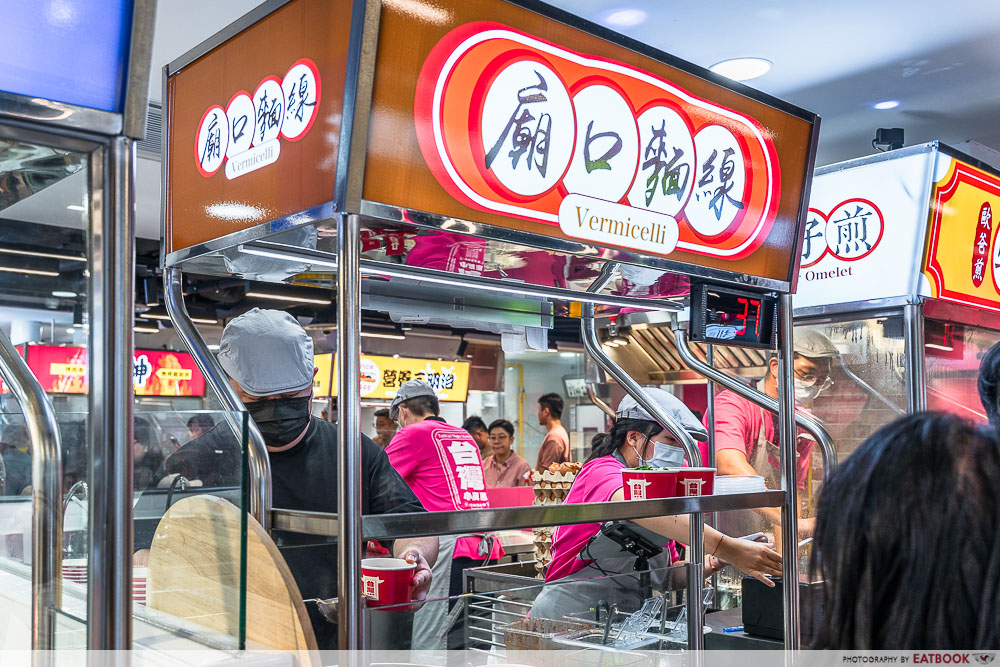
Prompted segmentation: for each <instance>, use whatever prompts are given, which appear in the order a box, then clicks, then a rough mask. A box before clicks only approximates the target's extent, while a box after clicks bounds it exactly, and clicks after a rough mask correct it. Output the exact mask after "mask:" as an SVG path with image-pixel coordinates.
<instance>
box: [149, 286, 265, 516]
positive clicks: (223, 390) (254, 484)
mask: <svg viewBox="0 0 1000 667" xmlns="http://www.w3.org/2000/svg"><path fill="white" fill-rule="evenodd" d="M163 295H164V302H165V303H164V305H165V306H166V308H167V314H168V315H169V316H170V321H171V323H172V324H173V325H174V329H175V330H176V331H177V336H178V337H179V338H180V339H181V341H182V342H183V343H184V345H185V347H187V348H188V350H190V351H191V356H192V357H194V361H195V363H196V364H197V365H198V370H200V371H201V372H202V375H204V376H205V381H206V382H207V383H208V386H209V387H211V388H212V391H214V392H215V395H216V397H218V399H219V401H220V402H221V403H222V405H223V408H224V409H225V410H226V421H228V422H229V426H230V428H232V429H233V432H234V433H236V436H237V438H239V437H241V435H242V433H243V420H242V419H241V418H240V417H238V416H237V415H238V414H241V413H243V412H246V408H245V407H244V405H243V402H242V401H241V400H240V397H239V396H238V395H237V394H236V390H235V389H233V387H232V385H231V384H229V379H228V378H227V376H226V373H225V371H223V370H222V366H220V365H219V362H218V360H217V359H216V358H215V355H214V354H212V352H211V351H210V350H209V349H208V344H207V343H205V339H204V338H202V337H201V334H200V333H198V328H197V327H196V326H195V324H194V322H192V321H191V316H190V315H188V312H187V306H186V305H185V304H184V280H183V274H182V273H181V270H180V269H176V268H173V269H171V268H168V269H164V271H163ZM247 426H248V429H247V434H248V442H247V443H246V446H247V464H248V466H247V467H248V469H249V480H247V484H248V485H249V494H248V495H249V503H250V507H249V511H250V514H251V516H253V518H255V519H257V521H258V522H259V523H260V525H261V526H263V527H264V530H267V531H268V532H270V522H271V461H270V459H269V458H268V456H267V445H266V444H265V443H264V436H262V435H261V434H260V429H258V428H257V425H256V424H255V423H254V421H253V419H249V418H248V419H247Z"/></svg>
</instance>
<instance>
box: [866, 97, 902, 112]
mask: <svg viewBox="0 0 1000 667" xmlns="http://www.w3.org/2000/svg"><path fill="white" fill-rule="evenodd" d="M872 106H873V107H875V108H876V109H878V110H879V111H887V110H889V109H895V108H896V107H898V106H899V100H884V101H882V102H878V103H876V104H873V105H872Z"/></svg>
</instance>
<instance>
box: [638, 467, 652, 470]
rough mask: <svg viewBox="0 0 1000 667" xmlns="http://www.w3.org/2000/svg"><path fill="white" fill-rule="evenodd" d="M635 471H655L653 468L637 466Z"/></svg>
mask: <svg viewBox="0 0 1000 667" xmlns="http://www.w3.org/2000/svg"><path fill="white" fill-rule="evenodd" d="M635 470H656V468H654V467H653V466H638V467H637V468H635Z"/></svg>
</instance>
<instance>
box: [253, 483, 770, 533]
mask: <svg viewBox="0 0 1000 667" xmlns="http://www.w3.org/2000/svg"><path fill="white" fill-rule="evenodd" d="M783 497H784V494H783V493H782V492H781V491H762V492H760V493H749V494H740V495H732V496H727V495H713V496H690V497H683V498H666V499H662V500H642V501H637V500H629V501H619V502H607V503H578V504H572V505H546V506H536V507H505V508H499V509H488V510H456V511H451V512H426V513H420V514H368V515H365V516H363V517H362V518H361V525H362V528H363V530H362V537H363V538H364V539H366V540H378V539H384V538H408V537H423V536H428V535H459V534H463V533H477V532H483V531H491V530H515V529H518V528H534V527H536V526H568V525H572V524H577V523H596V522H600V521H613V520H615V519H647V518H650V517H656V516H672V515H678V514H690V513H692V512H724V511H725V512H728V511H731V510H741V509H753V508H757V507H780V506H781V502H782V498H783ZM271 514H272V516H273V521H272V525H273V527H274V530H288V531H293V532H296V533H303V534H307V535H318V536H325V537H335V536H337V534H338V533H337V531H338V526H339V523H340V522H339V517H338V515H336V514H326V513H323V512H304V511H301V510H287V509H278V508H275V509H274V510H272V512H271Z"/></svg>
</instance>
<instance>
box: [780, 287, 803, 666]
mask: <svg viewBox="0 0 1000 667" xmlns="http://www.w3.org/2000/svg"><path fill="white" fill-rule="evenodd" d="M792 336H793V328H792V295H791V294H782V295H781V350H780V353H779V355H778V404H779V405H780V408H781V409H780V410H779V412H778V417H779V429H780V438H781V490H782V491H784V492H785V502H784V504H782V506H781V553H782V559H781V562H782V566H781V569H782V577H783V580H784V589H785V591H784V593H785V596H784V602H785V608H784V612H785V649H786V650H791V651H797V650H799V647H800V645H801V640H802V638H801V635H800V634H799V562H798V561H799V559H798V538H797V534H798V511H797V508H798V502H799V501H798V485H797V484H796V479H795V414H796V412H795V391H794V390H793V386H794V385H793V379H794V377H795V375H794V372H793V371H794V367H793V363H794V362H793V359H794V352H793V345H792Z"/></svg>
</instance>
